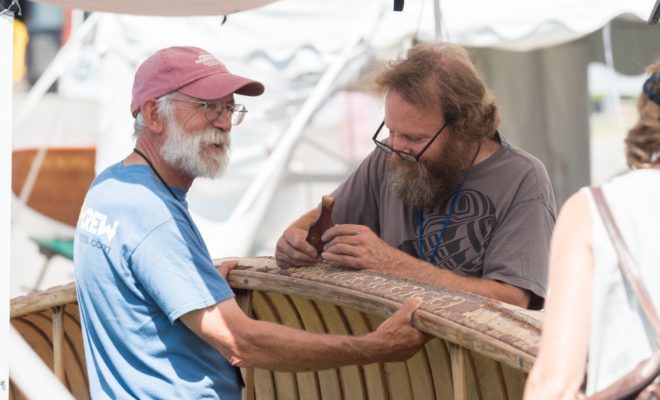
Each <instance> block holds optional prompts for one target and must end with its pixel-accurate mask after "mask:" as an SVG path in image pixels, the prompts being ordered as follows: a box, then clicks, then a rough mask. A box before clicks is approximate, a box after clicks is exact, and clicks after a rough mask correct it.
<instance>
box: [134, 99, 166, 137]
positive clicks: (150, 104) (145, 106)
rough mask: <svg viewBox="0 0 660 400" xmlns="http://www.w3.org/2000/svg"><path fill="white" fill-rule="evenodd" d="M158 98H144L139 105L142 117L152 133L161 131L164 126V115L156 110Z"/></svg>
mask: <svg viewBox="0 0 660 400" xmlns="http://www.w3.org/2000/svg"><path fill="white" fill-rule="evenodd" d="M157 104H158V100H156V99H154V98H149V99H146V100H145V101H143V102H142V104H141V105H140V110H141V112H142V119H143V120H144V124H145V125H146V126H147V129H149V130H150V131H152V132H154V133H162V132H163V128H164V116H163V115H160V113H159V112H158V107H157Z"/></svg>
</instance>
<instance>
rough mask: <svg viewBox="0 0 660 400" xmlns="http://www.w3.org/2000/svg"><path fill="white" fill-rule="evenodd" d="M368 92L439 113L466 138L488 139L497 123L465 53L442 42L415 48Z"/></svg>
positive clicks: (485, 90) (391, 65)
mask: <svg viewBox="0 0 660 400" xmlns="http://www.w3.org/2000/svg"><path fill="white" fill-rule="evenodd" d="M373 89H374V91H375V92H376V93H378V94H380V95H385V94H386V93H387V92H388V91H389V90H394V91H396V92H397V93H398V94H400V95H401V96H402V97H403V98H404V99H405V100H406V101H407V102H409V103H411V104H416V105H419V107H420V108H422V109H428V110H429V111H431V112H433V111H436V110H437V111H438V112H443V113H444V117H445V120H446V121H448V122H449V123H450V124H451V126H452V132H457V133H460V134H463V135H466V136H468V137H472V138H482V137H486V136H491V135H492V134H493V133H494V132H495V130H496V129H497V127H498V126H499V124H500V116H499V112H498V109H497V104H495V99H494V97H493V95H492V94H491V92H490V90H489V89H488V87H487V86H486V83H485V81H484V79H483V77H482V76H481V75H480V74H479V72H478V71H477V69H476V68H475V66H474V64H472V62H471V61H470V57H469V55H468V53H467V51H466V50H465V49H464V48H462V47H460V46H457V45H453V44H448V43H432V44H431V43H427V44H418V45H416V46H414V47H412V48H411V49H410V50H408V52H407V54H406V56H405V57H404V58H400V59H397V60H394V61H391V62H389V63H388V64H387V65H385V66H384V68H383V69H382V70H380V71H377V73H376V75H375V77H374V80H373Z"/></svg>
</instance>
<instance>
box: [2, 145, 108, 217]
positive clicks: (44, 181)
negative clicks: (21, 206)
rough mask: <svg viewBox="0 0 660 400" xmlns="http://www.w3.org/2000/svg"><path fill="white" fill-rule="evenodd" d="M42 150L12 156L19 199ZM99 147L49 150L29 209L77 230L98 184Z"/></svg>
mask: <svg viewBox="0 0 660 400" xmlns="http://www.w3.org/2000/svg"><path fill="white" fill-rule="evenodd" d="M37 153H38V149H33V148H30V149H19V150H14V151H13V154H12V182H11V188H12V191H13V192H14V194H16V196H19V195H20V193H21V190H23V185H24V184H25V181H26V178H27V177H28V173H29V171H30V168H31V166H32V163H33V162H34V160H35V158H36V156H37ZM95 162H96V148H95V147H67V148H59V147H58V148H49V149H47V151H46V154H45V155H44V158H43V161H42V163H41V168H40V169H39V172H38V174H37V176H36V179H35V181H34V186H33V187H32V190H31V192H30V196H29V197H28V199H27V205H28V207H30V208H32V209H34V210H36V211H38V212H40V213H41V214H44V215H45V216H47V217H50V218H52V219H54V220H56V221H59V222H62V223H64V224H67V225H69V226H76V223H77V221H78V215H79V214H80V207H81V206H82V203H83V201H84V199H85V194H86V193H87V190H88V189H89V185H90V184H91V183H92V181H93V180H94V176H95V173H94V164H95Z"/></svg>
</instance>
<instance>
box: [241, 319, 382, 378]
mask: <svg viewBox="0 0 660 400" xmlns="http://www.w3.org/2000/svg"><path fill="white" fill-rule="evenodd" d="M250 325H252V326H250V327H249V328H248V327H246V329H245V331H244V332H245V333H244V334H242V335H240V338H239V339H238V340H237V341H236V346H235V349H233V351H232V354H233V355H232V356H231V357H228V358H229V361H230V362H231V363H232V364H234V365H237V366H240V367H257V368H265V369H271V370H278V371H289V372H302V371H311V370H320V369H328V368H337V367H340V366H343V365H349V364H368V363H372V362H376V361H380V360H382V359H383V357H385V356H386V355H387V353H386V352H385V351H384V349H380V352H379V351H378V350H377V347H378V343H376V342H375V341H374V340H373V339H372V338H371V337H370V336H369V335H366V336H360V337H355V336H343V335H342V336H339V335H325V334H310V333H308V332H304V331H301V330H297V329H293V328H289V327H286V326H282V325H277V324H272V323H268V322H263V321H254V320H253V321H252V322H251V323H250ZM248 332H249V333H248Z"/></svg>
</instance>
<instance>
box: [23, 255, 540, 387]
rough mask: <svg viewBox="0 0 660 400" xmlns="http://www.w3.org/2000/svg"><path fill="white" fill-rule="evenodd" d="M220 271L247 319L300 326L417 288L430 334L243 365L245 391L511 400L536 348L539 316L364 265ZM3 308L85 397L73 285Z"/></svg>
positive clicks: (375, 321) (248, 261)
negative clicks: (406, 343) (361, 359)
mask: <svg viewBox="0 0 660 400" xmlns="http://www.w3.org/2000/svg"><path fill="white" fill-rule="evenodd" d="M228 280H229V282H230V284H231V286H232V287H233V288H234V290H235V291H236V293H237V300H238V301H239V304H241V307H243V309H244V310H245V311H246V312H248V313H250V314H251V315H252V316H253V317H254V318H257V319H260V320H265V321H272V322H277V323H281V324H284V325H288V326H291V327H295V328H299V329H304V330H307V331H310V332H322V333H335V334H353V335H361V334H365V333H368V332H370V331H372V330H373V329H375V328H376V327H377V326H378V325H379V324H380V323H381V322H382V321H383V319H384V318H386V317H387V316H389V315H391V314H392V313H393V312H394V311H395V310H396V309H397V308H398V307H399V306H400V304H401V303H402V302H403V301H404V300H405V299H406V298H408V297H411V296H417V297H421V298H422V299H423V300H424V304H423V305H422V307H421V309H420V310H419V311H418V312H416V313H415V317H414V320H413V323H414V325H415V326H416V327H418V328H419V329H421V330H423V331H424V332H427V333H429V334H431V335H433V336H434V337H435V338H434V339H433V340H431V341H429V342H428V343H427V344H426V346H425V347H424V348H423V349H422V350H421V351H420V352H418V353H417V354H416V355H415V356H413V357H412V358H411V359H410V360H408V361H406V362H396V363H375V364H369V365H364V366H347V367H343V368H338V369H329V370H323V371H318V372H306V373H284V372H277V371H269V370H262V369H244V370H243V374H244V378H245V381H246V386H247V387H246V390H245V391H244V398H246V399H253V398H257V399H305V400H306V399H319V400H320V399H351V400H352V399H489V400H490V399H519V398H521V397H522V392H523V388H524V383H525V379H526V374H527V372H528V371H529V369H530V368H531V365H532V363H533V361H534V357H535V355H536V352H537V349H538V341H539V338H540V326H541V323H540V321H539V319H538V318H536V317H535V316H533V315H530V314H531V313H530V312H526V311H525V310H522V309H519V308H516V307H511V306H507V305H504V304H502V303H499V302H495V301H492V300H487V299H485V298H482V297H480V296H476V295H470V294H465V293H460V292H455V291H451V290H445V289H437V288H431V287H428V286H425V285H420V284H418V283H415V282H410V281H405V280H400V279H397V278H394V277H388V276H384V275H381V274H378V273H376V272H372V271H358V270H354V269H350V268H345V267H338V266H332V265H328V264H319V265H317V266H315V267H306V268H292V269H286V270H281V269H279V268H277V267H276V266H275V263H274V260H273V259H272V258H259V257H256V258H243V259H241V260H240V266H239V267H238V268H237V269H236V270H234V271H232V272H231V273H230V275H229V279H228ZM53 310H54V311H53ZM11 316H12V320H11V321H12V324H13V325H14V326H15V327H16V328H17V329H18V330H19V332H20V333H21V334H22V335H23V336H24V337H25V338H26V340H27V341H28V342H29V343H30V344H31V345H32V346H33V347H34V348H35V350H36V351H37V352H38V354H39V355H40V356H41V357H42V358H43V359H44V360H45V361H46V362H47V363H48V365H50V366H51V367H52V368H53V369H54V371H55V372H56V374H58V376H60V378H61V380H62V381H63V382H64V383H65V385H66V386H67V387H68V388H69V390H70V391H71V392H72V393H73V395H74V397H76V398H81V399H84V398H88V392H87V390H88V386H87V385H88V384H87V377H86V374H85V365H84V352H83V347H82V337H81V334H80V324H79V317H78V309H77V304H76V298H75V288H74V286H73V284H70V285H67V286H63V287H58V288H53V289H50V290H48V291H45V292H40V293H36V294H32V295H29V296H26V297H22V298H17V299H14V300H12V306H11ZM283 340H286V338H283ZM10 396H11V398H14V399H18V398H21V396H20V393H18V392H16V391H13V392H12V393H11V395H10Z"/></svg>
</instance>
